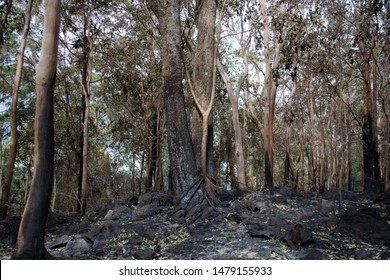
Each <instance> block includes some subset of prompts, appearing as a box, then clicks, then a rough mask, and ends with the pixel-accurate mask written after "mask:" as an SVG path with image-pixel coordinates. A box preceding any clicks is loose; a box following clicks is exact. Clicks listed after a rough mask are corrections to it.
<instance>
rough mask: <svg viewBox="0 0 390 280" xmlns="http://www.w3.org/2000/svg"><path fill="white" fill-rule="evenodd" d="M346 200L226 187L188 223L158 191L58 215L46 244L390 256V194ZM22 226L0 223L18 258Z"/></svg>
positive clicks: (168, 252) (4, 241)
mask: <svg viewBox="0 0 390 280" xmlns="http://www.w3.org/2000/svg"><path fill="white" fill-rule="evenodd" d="M341 198H342V200H341V203H340V194H339V192H338V191H337V192H327V193H325V194H323V195H318V194H302V193H296V192H286V191H280V192H279V193H278V194H276V195H274V196H270V195H267V194H264V193H258V192H254V193H249V194H242V195H240V196H238V197H237V196H235V195H234V194H231V193H225V192H222V193H220V199H221V204H220V207H218V208H216V209H215V210H214V211H213V213H212V215H211V216H209V217H208V218H205V219H202V220H198V221H197V222H196V223H194V224H191V225H185V224H179V223H175V222H174V221H173V218H172V217H174V215H173V214H174V210H173V208H172V207H171V206H169V205H170V203H171V200H170V198H169V196H167V195H165V194H161V193H152V194H148V195H144V196H142V197H140V198H139V200H136V199H134V198H132V199H131V200H129V201H130V202H128V203H109V204H107V205H105V207H101V208H99V209H96V210H95V211H91V212H90V213H89V214H88V216H87V217H85V218H84V219H83V220H78V218H77V217H69V216H64V215H59V214H54V213H51V214H50V215H49V220H48V225H47V241H46V247H47V248H48V250H49V252H50V253H51V254H52V255H53V256H54V257H55V258H59V259H181V260H184V259H198V260H208V259H213V260H216V259H269V260H273V259H333V260H334V259H390V234H389V233H390V196H389V195H387V194H384V195H381V196H377V197H370V198H368V197H366V196H363V195H361V194H354V193H349V192H343V193H342V194H341ZM138 201H139V202H140V204H138ZM15 224H17V222H16V221H11V222H9V221H7V222H6V221H3V222H2V223H1V225H0V226H1V227H0V258H1V259H9V258H10V255H11V252H12V247H13V244H14V242H15V234H16V230H15ZM16 228H17V226H16Z"/></svg>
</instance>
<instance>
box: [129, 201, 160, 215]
mask: <svg viewBox="0 0 390 280" xmlns="http://www.w3.org/2000/svg"><path fill="white" fill-rule="evenodd" d="M160 211H161V209H160V207H158V206H157V205H153V204H148V205H144V206H141V203H140V206H138V208H137V209H136V210H135V211H134V216H135V217H138V218H140V219H145V218H148V217H151V216H154V215H157V214H158V213H160Z"/></svg>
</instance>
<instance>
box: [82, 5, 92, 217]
mask: <svg viewBox="0 0 390 280" xmlns="http://www.w3.org/2000/svg"><path fill="white" fill-rule="evenodd" d="M88 4H89V2H87V4H86V5H88ZM91 16H92V15H91V11H90V10H89V7H88V6H87V7H86V8H85V10H84V11H83V34H82V42H83V47H82V58H81V64H82V69H81V87H82V92H83V97H82V122H83V131H82V133H81V134H80V142H81V141H82V142H81V143H82V144H81V145H80V147H81V149H82V152H81V155H82V161H80V164H81V166H80V171H81V175H80V177H79V178H80V179H81V182H79V194H80V193H81V196H80V197H79V199H80V202H81V205H80V206H81V208H80V211H81V213H82V214H85V210H86V206H87V195H88V125H89V111H90V103H91V101H90V100H91V81H92V63H93V62H92V60H93V56H92V52H93V39H92V22H91ZM80 183H81V184H80ZM80 190H81V192H80Z"/></svg>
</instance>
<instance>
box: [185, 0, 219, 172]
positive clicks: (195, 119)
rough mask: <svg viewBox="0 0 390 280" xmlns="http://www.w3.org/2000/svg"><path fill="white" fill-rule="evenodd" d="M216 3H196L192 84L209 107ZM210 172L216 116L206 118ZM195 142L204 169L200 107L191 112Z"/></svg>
mask: <svg viewBox="0 0 390 280" xmlns="http://www.w3.org/2000/svg"><path fill="white" fill-rule="evenodd" d="M216 10H217V2H216V1H215V0H197V3H196V11H197V17H196V26H197V44H196V47H195V49H194V50H193V52H194V53H193V55H192V59H193V63H192V66H193V73H192V76H193V79H192V80H193V86H194V93H195V96H196V98H198V99H199V100H200V104H201V105H202V107H204V108H206V106H207V104H209V103H210V102H212V100H210V98H211V95H212V91H213V90H214V89H213V73H214V59H215V57H214V48H215V46H214V45H215V36H214V35H215V18H216ZM207 122H208V124H207V125H208V130H207V142H206V143H207V147H206V149H207V157H206V169H207V174H208V175H209V176H211V177H212V178H214V177H215V170H214V169H215V168H214V148H213V138H214V137H213V117H212V113H211V112H210V117H209V118H208V120H207ZM191 134H192V145H193V149H194V155H195V160H196V164H197V167H198V169H199V170H200V168H201V166H200V165H201V146H202V116H201V115H200V113H199V111H198V110H197V108H194V110H193V114H192V128H191Z"/></svg>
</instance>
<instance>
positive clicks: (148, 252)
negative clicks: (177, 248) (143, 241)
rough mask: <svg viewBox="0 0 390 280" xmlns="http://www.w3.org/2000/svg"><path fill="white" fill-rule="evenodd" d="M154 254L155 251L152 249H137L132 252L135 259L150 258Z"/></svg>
mask: <svg viewBox="0 0 390 280" xmlns="http://www.w3.org/2000/svg"><path fill="white" fill-rule="evenodd" d="M155 255H156V252H155V251H154V250H152V249H149V248H148V249H144V250H138V251H137V252H135V253H134V258H136V259H137V260H151V259H153V257H154V256H155Z"/></svg>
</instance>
